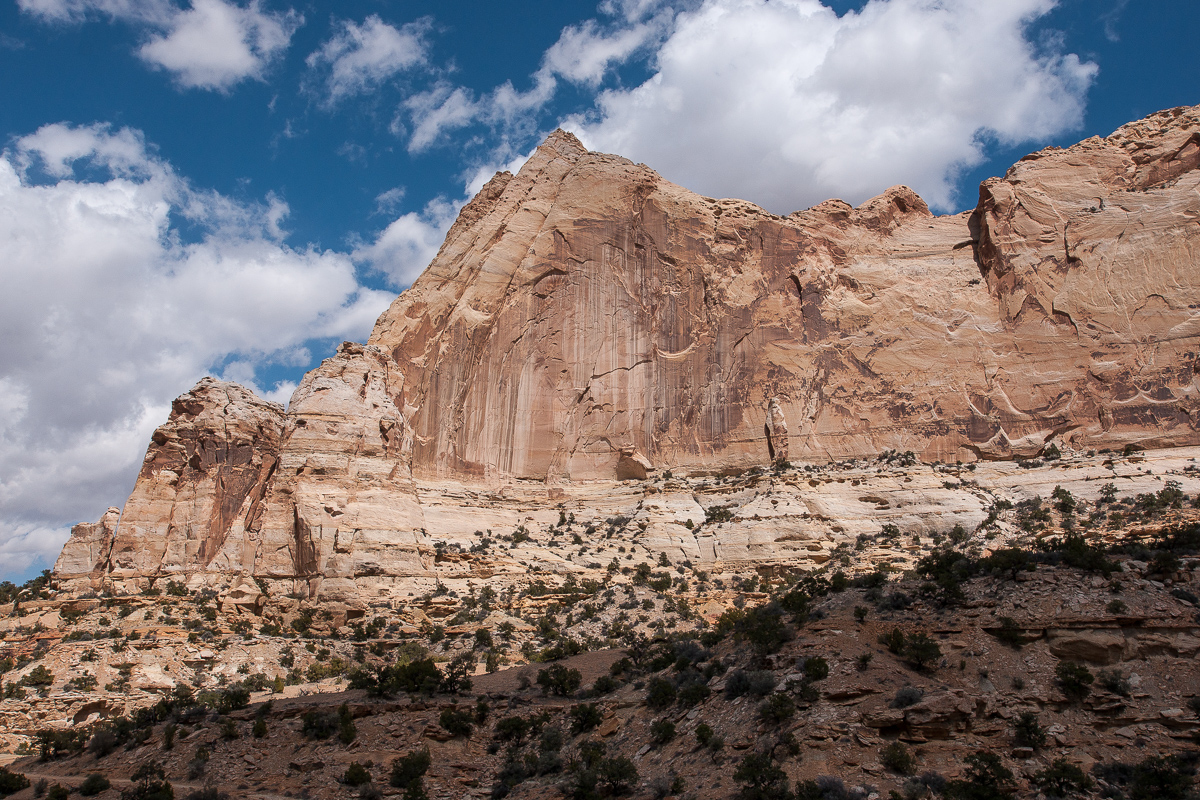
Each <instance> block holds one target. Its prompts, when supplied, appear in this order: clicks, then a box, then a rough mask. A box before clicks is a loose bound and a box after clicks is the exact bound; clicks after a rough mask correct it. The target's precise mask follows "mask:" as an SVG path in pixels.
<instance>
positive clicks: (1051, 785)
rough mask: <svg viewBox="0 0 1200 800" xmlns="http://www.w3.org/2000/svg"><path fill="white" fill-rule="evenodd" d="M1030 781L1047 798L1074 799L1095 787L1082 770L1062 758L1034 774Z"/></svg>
mask: <svg viewBox="0 0 1200 800" xmlns="http://www.w3.org/2000/svg"><path fill="white" fill-rule="evenodd" d="M1032 781H1033V785H1034V786H1036V787H1038V788H1039V789H1041V790H1042V794H1044V795H1046V796H1047V797H1074V796H1076V795H1079V794H1083V793H1084V792H1088V791H1091V789H1092V787H1093V786H1094V785H1095V784H1094V783H1093V782H1092V779H1091V778H1089V777H1088V776H1087V774H1086V773H1085V772H1084V771H1083V770H1081V769H1080V768H1079V767H1077V766H1075V765H1074V764H1072V763H1071V762H1069V761H1067V760H1066V759H1063V758H1056V759H1055V760H1054V763H1053V764H1051V765H1050V766H1048V767H1046V768H1045V769H1043V770H1039V771H1038V772H1035V773H1034V774H1033V777H1032Z"/></svg>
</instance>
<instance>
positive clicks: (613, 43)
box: [543, 16, 667, 86]
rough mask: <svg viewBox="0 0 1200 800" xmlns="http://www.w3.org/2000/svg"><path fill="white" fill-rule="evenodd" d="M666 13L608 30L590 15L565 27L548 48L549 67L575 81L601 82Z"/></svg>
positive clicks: (646, 39)
mask: <svg viewBox="0 0 1200 800" xmlns="http://www.w3.org/2000/svg"><path fill="white" fill-rule="evenodd" d="M666 19H667V17H665V16H664V17H660V18H659V19H658V21H657V22H655V23H639V24H636V25H633V26H631V27H625V28H616V29H615V30H610V31H605V30H603V29H602V28H601V26H600V25H599V24H598V23H597V22H596V20H593V19H589V20H587V21H586V22H584V23H583V24H581V25H579V26H569V27H567V28H564V29H563V31H562V34H561V35H560V36H559V37H558V41H557V42H555V43H554V44H553V45H551V46H550V49H549V50H547V51H546V55H545V58H544V60H543V63H544V65H545V67H546V69H548V70H550V71H551V72H553V73H555V74H557V75H561V76H562V77H563V78H565V79H567V80H568V81H571V82H572V83H582V84H587V85H591V86H595V85H598V84H599V83H600V81H601V80H602V79H603V78H604V75H605V73H606V72H608V70H609V68H610V67H611V66H612V65H613V64H620V63H623V62H625V61H626V60H628V59H629V57H630V56H631V55H633V54H634V52H636V51H637V50H638V49H639V48H640V47H642V46H643V45H645V44H646V43H647V42H649V41H650V40H651V39H652V38H653V37H655V36H656V35H657V34H658V33H659V31H660V30H661V29H662V24H663V23H665V21H666Z"/></svg>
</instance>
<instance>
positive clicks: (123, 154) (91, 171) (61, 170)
mask: <svg viewBox="0 0 1200 800" xmlns="http://www.w3.org/2000/svg"><path fill="white" fill-rule="evenodd" d="M77 167H78V168H86V170H87V174H88V175H93V176H94V175H96V174H97V172H96V171H97V170H99V171H100V172H101V177H100V178H93V179H91V180H86V179H82V178H80V177H79V174H80V171H82V170H80V171H77V170H76V168H77ZM39 176H40V177H39ZM286 211H287V209H286V206H285V205H284V204H283V203H282V201H281V200H279V199H278V198H274V197H268V198H267V200H266V202H264V203H261V204H244V203H240V202H237V201H234V200H231V199H230V198H227V197H224V196H222V195H219V194H217V193H215V192H204V191H199V190H197V189H195V188H194V187H192V186H191V185H190V184H189V183H188V182H187V181H186V180H185V179H183V178H182V177H180V176H179V175H178V174H176V173H175V171H174V170H173V169H172V167H171V166H170V164H168V163H166V162H165V161H163V160H161V159H159V158H157V157H155V156H154V155H153V154H152V153H151V152H149V150H148V148H147V147H146V145H145V144H144V142H143V140H142V137H141V134H140V133H138V132H135V131H131V130H128V129H122V130H117V131H114V130H112V129H110V128H108V127H106V126H102V125H92V126H88V127H72V126H68V125H62V124H59V125H48V126H45V127H43V128H42V129H40V130H38V131H37V132H36V133H33V134H31V135H29V136H25V137H23V138H21V139H18V140H16V142H15V143H14V145H13V147H12V148H11V149H9V150H7V151H5V152H4V153H3V154H2V155H0V241H4V242H5V248H4V251H3V254H2V255H0V278H2V280H3V283H4V286H5V291H4V292H3V293H0V553H5V554H8V555H9V560H8V562H7V565H6V571H7V572H9V573H13V572H18V571H20V570H21V569H24V568H25V567H27V566H28V565H29V563H30V559H32V558H34V557H39V556H40V557H42V558H43V559H44V560H45V559H49V560H52V559H53V557H54V555H55V553H56V552H57V547H58V546H59V545H60V544H61V542H62V540H63V539H64V538H65V536H66V532H67V526H69V525H70V524H71V523H73V522H76V521H79V520H93V519H96V518H98V516H99V515H100V514H101V513H102V512H103V511H104V509H105V508H107V507H108V506H109V505H119V504H121V503H122V502H123V501H124V499H125V497H126V496H127V495H128V493H129V491H130V489H131V488H132V483H133V478H134V476H135V475H136V472H137V469H138V466H139V464H140V461H141V455H142V453H143V452H144V449H145V447H146V443H147V442H148V441H149V434H150V432H151V431H152V430H153V428H154V426H155V425H158V424H161V423H162V421H163V420H164V419H165V418H166V413H167V409H168V407H169V403H170V400H171V399H172V398H173V397H174V396H176V395H178V394H179V393H180V392H181V391H184V390H186V389H187V388H189V387H190V386H191V385H192V384H193V383H194V382H195V381H196V380H197V379H198V378H200V377H201V376H203V375H204V374H205V373H206V372H209V371H212V370H214V369H216V368H217V367H218V366H219V365H221V364H224V365H225V367H224V374H225V375H226V376H229V377H236V378H238V379H239V380H242V381H243V382H246V383H249V384H251V385H252V386H256V380H255V377H256V370H257V369H258V368H261V367H264V366H267V365H269V364H274V363H282V364H296V363H298V362H306V361H307V358H306V355H307V351H306V350H305V349H304V343H305V342H306V341H307V340H310V339H313V338H325V337H340V338H349V339H359V340H362V339H363V338H365V337H366V336H367V335H368V333H369V331H370V329H371V326H372V324H373V323H374V321H375V318H376V317H377V316H378V314H379V313H380V312H381V311H382V310H383V309H384V308H386V307H387V305H388V303H389V302H390V301H391V300H392V299H393V297H394V295H393V294H391V293H390V292H377V291H370V290H366V289H363V288H362V287H361V286H360V285H359V283H358V281H357V279H356V276H355V268H354V265H353V263H352V262H351V259H350V258H349V257H348V256H347V255H345V254H341V253H335V252H329V251H318V250H315V249H311V248H309V249H297V248H293V247H289V246H287V245H286V244H284V243H283V242H282V241H281V236H282V232H281V230H280V224H281V220H282V218H283V217H284V216H285V215H286ZM175 218H183V219H185V220H186V221H187V222H188V223H190V226H189V228H190V229H196V228H198V229H199V230H200V231H201V233H200V234H199V236H198V238H197V239H196V240H194V241H185V240H184V239H183V234H182V233H181V231H180V229H179V228H178V227H177V226H176V225H174V224H173V223H172V219H175ZM289 391H290V385H277V386H274V387H267V388H266V393H267V394H268V395H269V396H272V397H273V398H275V399H285V398H284V395H285V394H286V393H288V392H289Z"/></svg>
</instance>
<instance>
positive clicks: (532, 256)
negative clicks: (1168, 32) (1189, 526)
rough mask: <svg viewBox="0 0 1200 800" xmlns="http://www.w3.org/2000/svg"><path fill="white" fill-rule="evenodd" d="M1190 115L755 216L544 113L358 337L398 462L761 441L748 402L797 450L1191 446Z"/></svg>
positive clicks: (443, 466) (461, 461) (826, 454)
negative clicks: (535, 136) (986, 177)
mask: <svg viewBox="0 0 1200 800" xmlns="http://www.w3.org/2000/svg"><path fill="white" fill-rule="evenodd" d="M1198 137H1200V112H1198V111H1197V109H1194V108H1193V109H1176V110H1174V111H1167V112H1162V113H1159V114H1155V115H1153V116H1151V117H1149V118H1147V119H1145V120H1142V121H1140V122H1136V123H1133V124H1130V125H1127V126H1125V127H1123V128H1121V129H1120V130H1118V131H1117V132H1116V133H1114V134H1113V135H1112V136H1110V137H1109V138H1107V139H1099V138H1094V139H1089V140H1087V141H1085V142H1082V143H1081V144H1079V145H1076V146H1075V147H1072V148H1070V149H1068V150H1059V149H1050V150H1046V151H1042V152H1040V153H1037V154H1034V155H1033V156H1030V157H1028V158H1026V159H1025V160H1023V161H1022V162H1020V163H1019V164H1018V165H1016V166H1015V167H1013V169H1011V170H1010V171H1009V173H1008V174H1007V175H1006V176H1005V177H1003V178H996V179H993V180H990V181H988V182H986V183H985V184H984V185H983V186H982V188H981V199H980V203H979V206H978V208H977V209H976V210H975V211H974V212H972V213H964V214H959V215H954V216H948V217H934V216H932V215H930V213H929V211H928V208H927V207H926V205H925V203H924V202H923V201H922V200H921V199H920V198H919V197H917V196H916V195H915V194H913V192H912V191H910V190H909V189H907V188H905V187H895V188H893V189H890V190H888V191H887V192H886V193H884V194H883V195H881V196H880V197H877V198H875V199H873V200H870V201H868V202H867V203H865V204H863V205H862V206H861V207H859V208H857V209H856V208H851V207H850V206H848V205H846V204H845V203H842V202H840V201H836V200H831V201H828V202H825V203H822V204H820V205H818V206H816V207H815V208H813V209H810V210H808V211H803V212H797V213H795V214H792V215H790V216H788V217H778V216H775V215H772V214H768V213H766V212H765V211H763V210H762V209H760V208H758V207H757V206H754V205H752V204H750V203H747V202H744V201H740V200H713V199H711V198H705V197H701V196H699V195H696V194H694V193H692V192H689V191H687V190H686V189H683V188H681V187H678V186H675V185H673V184H671V183H669V182H667V181H665V180H663V179H662V178H660V177H659V176H658V175H657V174H655V173H654V172H653V171H651V170H650V169H649V168H648V167H645V166H642V165H636V164H633V163H631V162H629V161H627V160H625V159H622V158H619V157H616V156H608V155H601V154H596V153H589V152H587V151H586V150H585V149H584V148H583V147H582V146H581V145H580V144H579V143H578V142H577V141H576V140H575V139H574V138H573V137H572V136H570V135H569V134H566V133H562V132H557V133H555V134H554V135H552V136H551V137H550V138H549V139H548V140H547V141H546V143H545V144H543V145H542V147H541V148H539V149H538V151H537V152H536V153H535V154H534V156H533V157H532V158H531V159H530V160H529V162H528V163H527V164H526V165H525V166H524V168H523V169H522V170H521V172H520V173H519V174H518V175H516V176H513V177H509V176H499V177H498V178H497V179H496V180H495V181H494V182H493V183H492V184H489V187H488V189H487V190H485V191H484V192H482V193H481V194H480V196H479V197H478V198H476V200H475V201H473V203H472V204H471V205H470V206H468V208H467V209H465V210H464V214H463V216H462V218H460V220H459V222H458V223H457V224H456V225H455V227H454V228H453V229H452V230H451V231H450V234H449V236H448V237H447V239H446V243H445V244H444V245H443V247H442V249H441V251H440V252H439V253H438V256H437V258H435V259H434V261H433V263H432V264H431V265H430V267H429V269H428V270H427V271H426V272H425V273H424V274H423V275H422V276H421V277H420V278H419V279H418V280H417V282H416V283H415V284H414V285H413V287H412V288H411V289H409V290H408V291H406V292H404V293H403V294H402V295H401V296H400V297H399V298H398V299H397V300H396V301H395V303H393V305H392V307H391V308H390V309H389V310H388V311H387V312H386V313H385V314H384V315H383V316H382V317H381V318H380V319H379V321H378V323H377V324H376V327H375V330H374V332H373V333H372V335H371V339H370V341H371V343H372V344H374V345H378V346H379V347H382V348H384V349H385V350H387V351H388V352H390V353H391V354H392V356H393V358H394V359H395V361H396V363H397V364H398V365H399V368H400V369H401V371H403V372H404V374H405V377H406V379H407V381H408V383H409V385H410V386H412V387H413V391H412V396H411V397H412V403H413V405H414V407H415V413H414V415H413V417H412V425H413V429H414V433H415V436H416V444H415V447H414V450H413V462H412V468H413V472H414V475H416V476H418V477H447V476H456V477H461V478H469V479H480V478H484V479H493V480H505V479H508V478H512V477H524V478H535V479H549V480H560V479H563V480H568V479H569V480H575V479H594V478H611V477H613V474H614V471H615V469H616V468H617V466H618V465H619V464H620V461H621V454H622V452H623V451H625V450H627V449H628V448H634V449H636V450H638V451H639V452H641V453H643V454H644V455H645V456H646V457H647V458H648V459H649V461H650V462H651V463H652V464H653V465H654V466H656V467H660V468H664V467H665V468H671V469H678V468H684V469H692V470H697V469H698V470H711V469H714V468H727V467H730V466H741V467H747V466H750V465H753V464H761V463H763V462H764V461H766V460H767V459H769V457H770V446H769V441H768V440H769V436H768V435H767V434H766V432H765V430H764V423H766V422H767V412H768V403H769V400H770V399H771V398H777V403H778V408H779V409H780V410H781V412H782V415H783V417H784V418H786V419H787V420H788V421H789V423H790V436H791V438H792V442H791V453H790V454H791V457H792V458H796V459H807V460H813V459H817V460H825V459H830V458H844V457H853V456H862V455H871V454H874V453H877V452H880V451H881V450H885V449H889V448H892V449H898V450H914V451H916V452H917V453H918V454H919V455H920V456H921V457H923V458H924V459H926V460H935V459H941V460H973V459H976V458H1008V457H1011V456H1012V455H1014V454H1017V455H1026V456H1028V455H1032V454H1034V453H1036V452H1038V451H1039V450H1041V449H1042V448H1043V447H1044V446H1045V445H1046V443H1047V442H1049V441H1051V440H1059V439H1066V440H1068V441H1073V442H1077V443H1079V444H1080V445H1087V446H1089V447H1092V446H1114V445H1115V446H1120V445H1123V444H1125V443H1129V442H1138V443H1142V444H1146V445H1156V446H1169V445H1174V444H1180V443H1194V442H1196V441H1197V428H1196V424H1197V416H1196V415H1197V408H1198V407H1197V397H1196V386H1195V379H1194V374H1195V371H1194V366H1195V364H1196V356H1197V352H1198V351H1197V342H1198V340H1197V333H1198V332H1200V313H1197V311H1196V307H1197V306H1200V270H1197V269H1196V263H1195V255H1194V254H1195V252H1196V246H1197V238H1198V237H1200V228H1197V225H1196V220H1197V215H1198V214H1200V197H1198V195H1197V192H1196V187H1197V184H1198V183H1200V171H1197V170H1196V166H1197V163H1198V161H1200V152H1198V147H1197V141H1198ZM768 427H769V426H768ZM777 447H778V445H777Z"/></svg>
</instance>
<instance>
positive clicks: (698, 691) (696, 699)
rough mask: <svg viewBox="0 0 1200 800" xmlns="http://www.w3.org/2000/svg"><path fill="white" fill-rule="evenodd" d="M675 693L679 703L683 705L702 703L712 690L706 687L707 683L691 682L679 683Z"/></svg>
mask: <svg viewBox="0 0 1200 800" xmlns="http://www.w3.org/2000/svg"><path fill="white" fill-rule="evenodd" d="M677 694H678V698H679V702H680V703H682V704H683V705H685V706H695V705H699V704H700V703H703V702H704V700H705V699H706V698H707V697H708V696H709V695H710V694H712V690H711V689H709V688H708V685H707V684H704V683H700V682H691V683H684V684H681V685H680V687H679V690H678V692H677Z"/></svg>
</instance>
